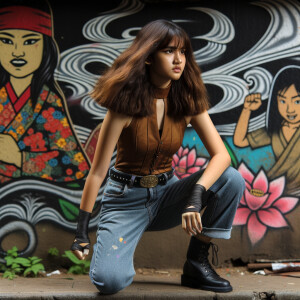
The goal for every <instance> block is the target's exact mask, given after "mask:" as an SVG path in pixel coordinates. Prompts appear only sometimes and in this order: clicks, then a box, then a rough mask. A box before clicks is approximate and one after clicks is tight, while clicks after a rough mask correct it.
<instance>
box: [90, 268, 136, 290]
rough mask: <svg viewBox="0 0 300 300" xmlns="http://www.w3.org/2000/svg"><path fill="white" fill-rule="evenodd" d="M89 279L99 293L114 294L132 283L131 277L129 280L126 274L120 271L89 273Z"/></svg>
mask: <svg viewBox="0 0 300 300" xmlns="http://www.w3.org/2000/svg"><path fill="white" fill-rule="evenodd" d="M90 278H91V281H92V283H93V284H94V285H95V286H96V287H97V289H98V290H99V291H100V293H102V294H115V293H117V292H119V291H121V290H122V289H124V288H125V287H127V286H128V285H129V284H130V283H131V282H132V278H133V277H132V278H130V276H129V274H128V272H121V271H120V270H116V271H108V270H101V271H99V272H93V271H91V272H90Z"/></svg>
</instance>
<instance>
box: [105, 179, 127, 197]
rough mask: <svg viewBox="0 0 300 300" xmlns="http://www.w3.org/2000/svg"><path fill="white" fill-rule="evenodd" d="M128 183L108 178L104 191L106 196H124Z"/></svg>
mask: <svg viewBox="0 0 300 300" xmlns="http://www.w3.org/2000/svg"><path fill="white" fill-rule="evenodd" d="M126 190H127V185H126V184H125V183H124V184H123V183H120V182H117V181H113V180H112V179H108V181H107V184H106V186H105V189H104V191H103V194H104V196H106V197H123V196H124V195H125V193H126Z"/></svg>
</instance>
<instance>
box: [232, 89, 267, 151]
mask: <svg viewBox="0 0 300 300" xmlns="http://www.w3.org/2000/svg"><path fill="white" fill-rule="evenodd" d="M260 106H261V94H250V95H248V96H246V97H245V101H244V107H243V110H242V112H241V115H240V117H239V120H238V122H237V124H236V127H235V131H234V136H233V142H234V144H235V145H236V146H238V147H247V146H249V141H248V139H247V131H248V124H249V120H250V115H251V111H254V110H257V109H258V108H259V107H260Z"/></svg>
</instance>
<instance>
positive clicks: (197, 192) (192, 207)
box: [183, 184, 206, 214]
mask: <svg viewBox="0 0 300 300" xmlns="http://www.w3.org/2000/svg"><path fill="white" fill-rule="evenodd" d="M205 192H206V189H205V187H204V186H203V185H201V184H195V186H194V187H193V189H192V192H191V194H190V196H189V197H188V200H187V204H186V206H185V208H184V210H183V214H184V213H187V212H200V211H201V208H202V197H203V194H204V193H205Z"/></svg>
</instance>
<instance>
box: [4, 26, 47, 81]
mask: <svg viewBox="0 0 300 300" xmlns="http://www.w3.org/2000/svg"><path fill="white" fill-rule="evenodd" d="M42 56H43V35H42V34H41V33H38V32H35V31H30V30H22V29H5V30H0V64H1V65H2V67H3V68H4V69H5V71H7V72H8V73H9V74H10V75H11V76H13V77H16V78H23V77H26V76H28V75H31V74H32V73H33V72H35V71H36V70H37V69H38V68H39V66H40V64H41V62H42Z"/></svg>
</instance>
